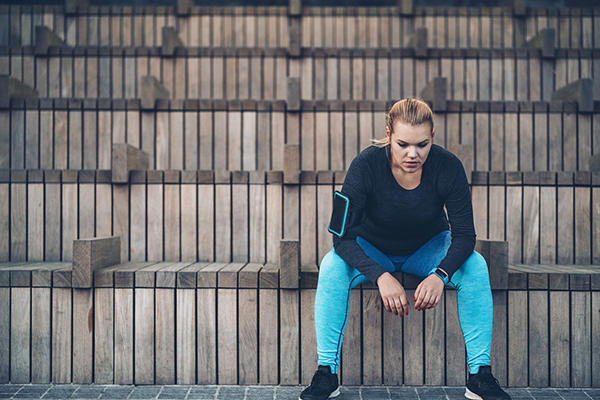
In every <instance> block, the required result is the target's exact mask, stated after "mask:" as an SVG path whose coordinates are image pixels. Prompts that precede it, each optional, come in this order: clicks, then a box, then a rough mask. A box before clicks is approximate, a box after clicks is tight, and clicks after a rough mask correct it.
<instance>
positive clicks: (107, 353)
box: [93, 288, 119, 384]
mask: <svg viewBox="0 0 600 400" xmlns="http://www.w3.org/2000/svg"><path fill="white" fill-rule="evenodd" d="M117 290H119V289H117ZM114 299H115V290H114V289H113V288H100V289H99V288H96V289H94V314H93V315H94V383H99V384H112V383H113V382H114V367H115V364H114V355H113V352H114V350H115V343H114V333H113V332H114V325H115V324H114V303H115V300H114Z"/></svg>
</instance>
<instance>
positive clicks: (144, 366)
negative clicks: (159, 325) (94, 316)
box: [134, 288, 155, 385]
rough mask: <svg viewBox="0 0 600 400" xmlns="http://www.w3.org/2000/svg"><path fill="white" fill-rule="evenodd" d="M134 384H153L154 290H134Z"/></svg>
mask: <svg viewBox="0 0 600 400" xmlns="http://www.w3.org/2000/svg"><path fill="white" fill-rule="evenodd" d="M134 295H135V317H134V318H135V322H134V323H135V329H134V331H135V333H134V366H135V370H134V376H135V380H134V383H135V384H136V385H143V384H146V385H149V384H154V382H155V380H154V374H155V365H154V357H155V335H154V328H155V310H154V298H155V295H154V289H140V288H137V289H135V294H134Z"/></svg>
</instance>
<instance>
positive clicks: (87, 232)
mask: <svg viewBox="0 0 600 400" xmlns="http://www.w3.org/2000/svg"><path fill="white" fill-rule="evenodd" d="M93 180H94V177H93V175H92V177H91V182H89V181H90V179H86V181H83V182H82V181H81V180H80V184H79V185H78V186H79V196H78V197H79V199H78V200H79V203H78V216H77V219H78V229H77V233H78V234H77V237H81V238H93V237H94V236H95V232H94V231H95V226H94V221H95V217H94V211H95V210H94V197H95V193H94V192H95V187H94V184H93ZM73 250H74V251H75V246H74V247H73ZM75 261H76V262H78V261H79V260H75ZM79 271H80V270H78V272H79ZM80 277H81V278H83V276H82V275H79V276H78V278H80ZM80 282H81V283H82V284H83V282H82V281H78V284H79V283H80ZM90 283H91V282H90Z"/></svg>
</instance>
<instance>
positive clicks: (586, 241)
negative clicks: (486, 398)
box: [0, 170, 600, 265]
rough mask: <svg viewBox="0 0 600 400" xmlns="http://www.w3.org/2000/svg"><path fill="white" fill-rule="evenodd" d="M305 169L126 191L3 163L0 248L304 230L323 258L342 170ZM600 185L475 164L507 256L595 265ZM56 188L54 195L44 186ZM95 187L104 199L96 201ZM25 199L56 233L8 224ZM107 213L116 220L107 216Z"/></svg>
mask: <svg viewBox="0 0 600 400" xmlns="http://www.w3.org/2000/svg"><path fill="white" fill-rule="evenodd" d="M5 172H6V171H5ZM2 176H4V178H2ZM300 177H301V183H300V184H299V185H289V184H283V176H282V174H281V172H277V171H269V172H264V171H251V172H247V171H246V172H244V171H235V172H229V171H217V172H216V173H215V172H213V171H173V170H167V171H148V172H144V171H135V172H133V173H132V175H131V184H130V185H129V186H128V190H129V192H130V195H129V197H127V196H123V195H122V194H121V192H122V191H123V190H124V189H125V188H124V187H123V186H118V185H114V186H113V185H110V184H109V183H108V182H109V181H110V172H109V171H104V170H100V171H89V170H83V171H80V172H77V171H72V170H66V171H53V170H47V171H41V170H29V171H26V170H13V171H12V172H11V174H7V173H0V178H2V181H0V189H3V190H4V191H5V192H7V193H8V194H9V198H10V199H12V201H11V202H10V208H8V207H6V208H5V211H4V212H3V213H1V214H0V217H1V218H0V224H2V225H4V226H7V227H9V228H8V230H7V232H8V235H3V236H0V239H1V241H0V248H3V249H6V250H5V251H4V252H3V253H2V254H1V255H0V256H1V257H2V259H4V260H7V261H8V260H10V261H29V262H31V261H38V260H42V259H43V260H46V261H58V260H64V261H68V260H70V257H71V256H72V241H73V239H77V238H81V237H90V236H94V235H98V234H100V233H104V234H110V232H111V229H112V232H114V234H116V233H117V232H119V234H120V235H122V247H124V248H125V250H124V251H123V252H122V255H123V259H124V260H132V261H145V260H149V261H163V260H165V261H173V262H176V261H189V262H194V261H219V262H241V263H244V262H252V263H266V262H270V263H277V262H278V250H277V249H278V248H279V244H278V243H279V240H280V239H281V238H282V237H298V238H299V239H300V247H301V252H300V257H301V262H302V263H303V264H312V265H316V264H317V263H318V262H319V260H321V258H322V257H323V256H324V255H325V253H326V252H327V251H329V249H330V247H331V236H330V234H329V233H328V232H327V231H326V226H327V223H328V220H329V216H330V214H331V204H332V196H333V192H334V190H335V189H339V188H340V187H341V184H342V183H343V180H344V177H345V173H344V172H343V171H339V172H333V171H318V172H315V171H302V172H301V174H300ZM9 181H10V182H9ZM599 185H600V180H599V176H598V174H597V173H594V174H592V173H590V172H585V171H580V172H575V173H573V172H570V173H568V172H559V173H555V172H524V173H520V172H508V173H503V172H489V173H488V172H474V173H473V174H472V191H473V209H474V216H475V224H476V228H477V232H478V235H479V237H480V238H489V239H493V240H507V241H509V242H510V262H511V263H527V264H540V263H550V264H554V263H557V264H562V265H582V264H583V265H586V264H598V258H599V254H600V247H599V246H598V243H599V238H598V222H599V221H598V218H599V213H598V210H597V201H596V200H597V199H596V197H595V196H597V195H598V193H597V192H598V186H599ZM60 188H62V205H61V204H58V205H57V204H56V199H55V198H54V197H53V196H49V195H48V194H50V193H53V192H54V191H55V189H56V190H57V191H58V190H59V189H60ZM111 188H112V192H113V196H112V197H111V196H110V194H109V192H110V190H111ZM39 191H45V192H46V194H47V195H46V197H45V198H43V197H42V196H37V195H36V193H37V192H39ZM102 192H107V193H105V194H104V195H101V193H102ZM24 193H29V195H28V196H25V194H24ZM86 193H88V194H86ZM94 193H95V196H96V197H97V196H101V197H100V198H101V199H102V201H96V202H94V199H95V198H96V197H95V196H94ZM124 193H125V194H126V193H127V190H125V192H124ZM249 196H250V197H249ZM78 199H79V200H78ZM249 199H250V200H249ZM184 200H185V201H184ZM32 202H33V203H32ZM25 209H27V210H30V211H29V212H30V214H31V215H34V217H32V216H31V215H30V216H29V220H30V221H31V220H32V218H36V220H39V221H45V220H46V218H58V219H59V220H61V221H62V224H58V226H51V229H52V234H53V235H54V236H56V237H54V238H53V237H49V236H48V235H45V236H44V235H41V234H40V233H39V232H38V231H39V225H36V224H30V225H21V224H17V223H13V222H14V221H17V220H19V218H23V219H24V218H25V217H24V215H23V214H24V213H25V211H23V210H25ZM123 209H127V210H131V211H130V213H131V214H130V218H129V220H128V222H127V221H125V222H124V221H119V220H118V219H119V218H118V217H119V216H120V215H121V213H122V212H123V211H122V210H123ZM215 209H216V210H217V212H216V213H214V210H215ZM49 212H57V213H58V214H59V215H58V216H57V217H54V216H52V215H51V214H48V213H49ZM111 213H112V215H113V222H112V225H111V221H110V219H107V218H106V215H110V214H111ZM11 221H13V222H11ZM78 221H79V222H78ZM46 222H47V223H48V221H47V220H46ZM285 232H287V233H285ZM46 233H48V232H46ZM284 235H287V236H284ZM27 238H30V242H29V243H30V244H29V245H27ZM232 241H233V243H235V246H232ZM26 245H27V246H26ZM36 246H37V247H39V248H40V249H42V248H44V249H45V252H44V253H42V252H41V251H39V252H38V251H34V249H36V248H37V247H36ZM53 246H56V248H50V247H53ZM26 248H27V249H28V251H25V249H26ZM8 249H10V251H8ZM61 249H62V255H61V251H60V250H61ZM274 249H275V250H274Z"/></svg>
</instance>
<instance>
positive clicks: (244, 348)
mask: <svg viewBox="0 0 600 400" xmlns="http://www.w3.org/2000/svg"><path fill="white" fill-rule="evenodd" d="M238 296H239V326H238V329H239V337H238V343H239V345H238V347H239V354H238V356H239V361H238V380H239V384H241V385H251V384H257V383H258V291H257V290H256V289H240V290H239V291H238Z"/></svg>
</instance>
